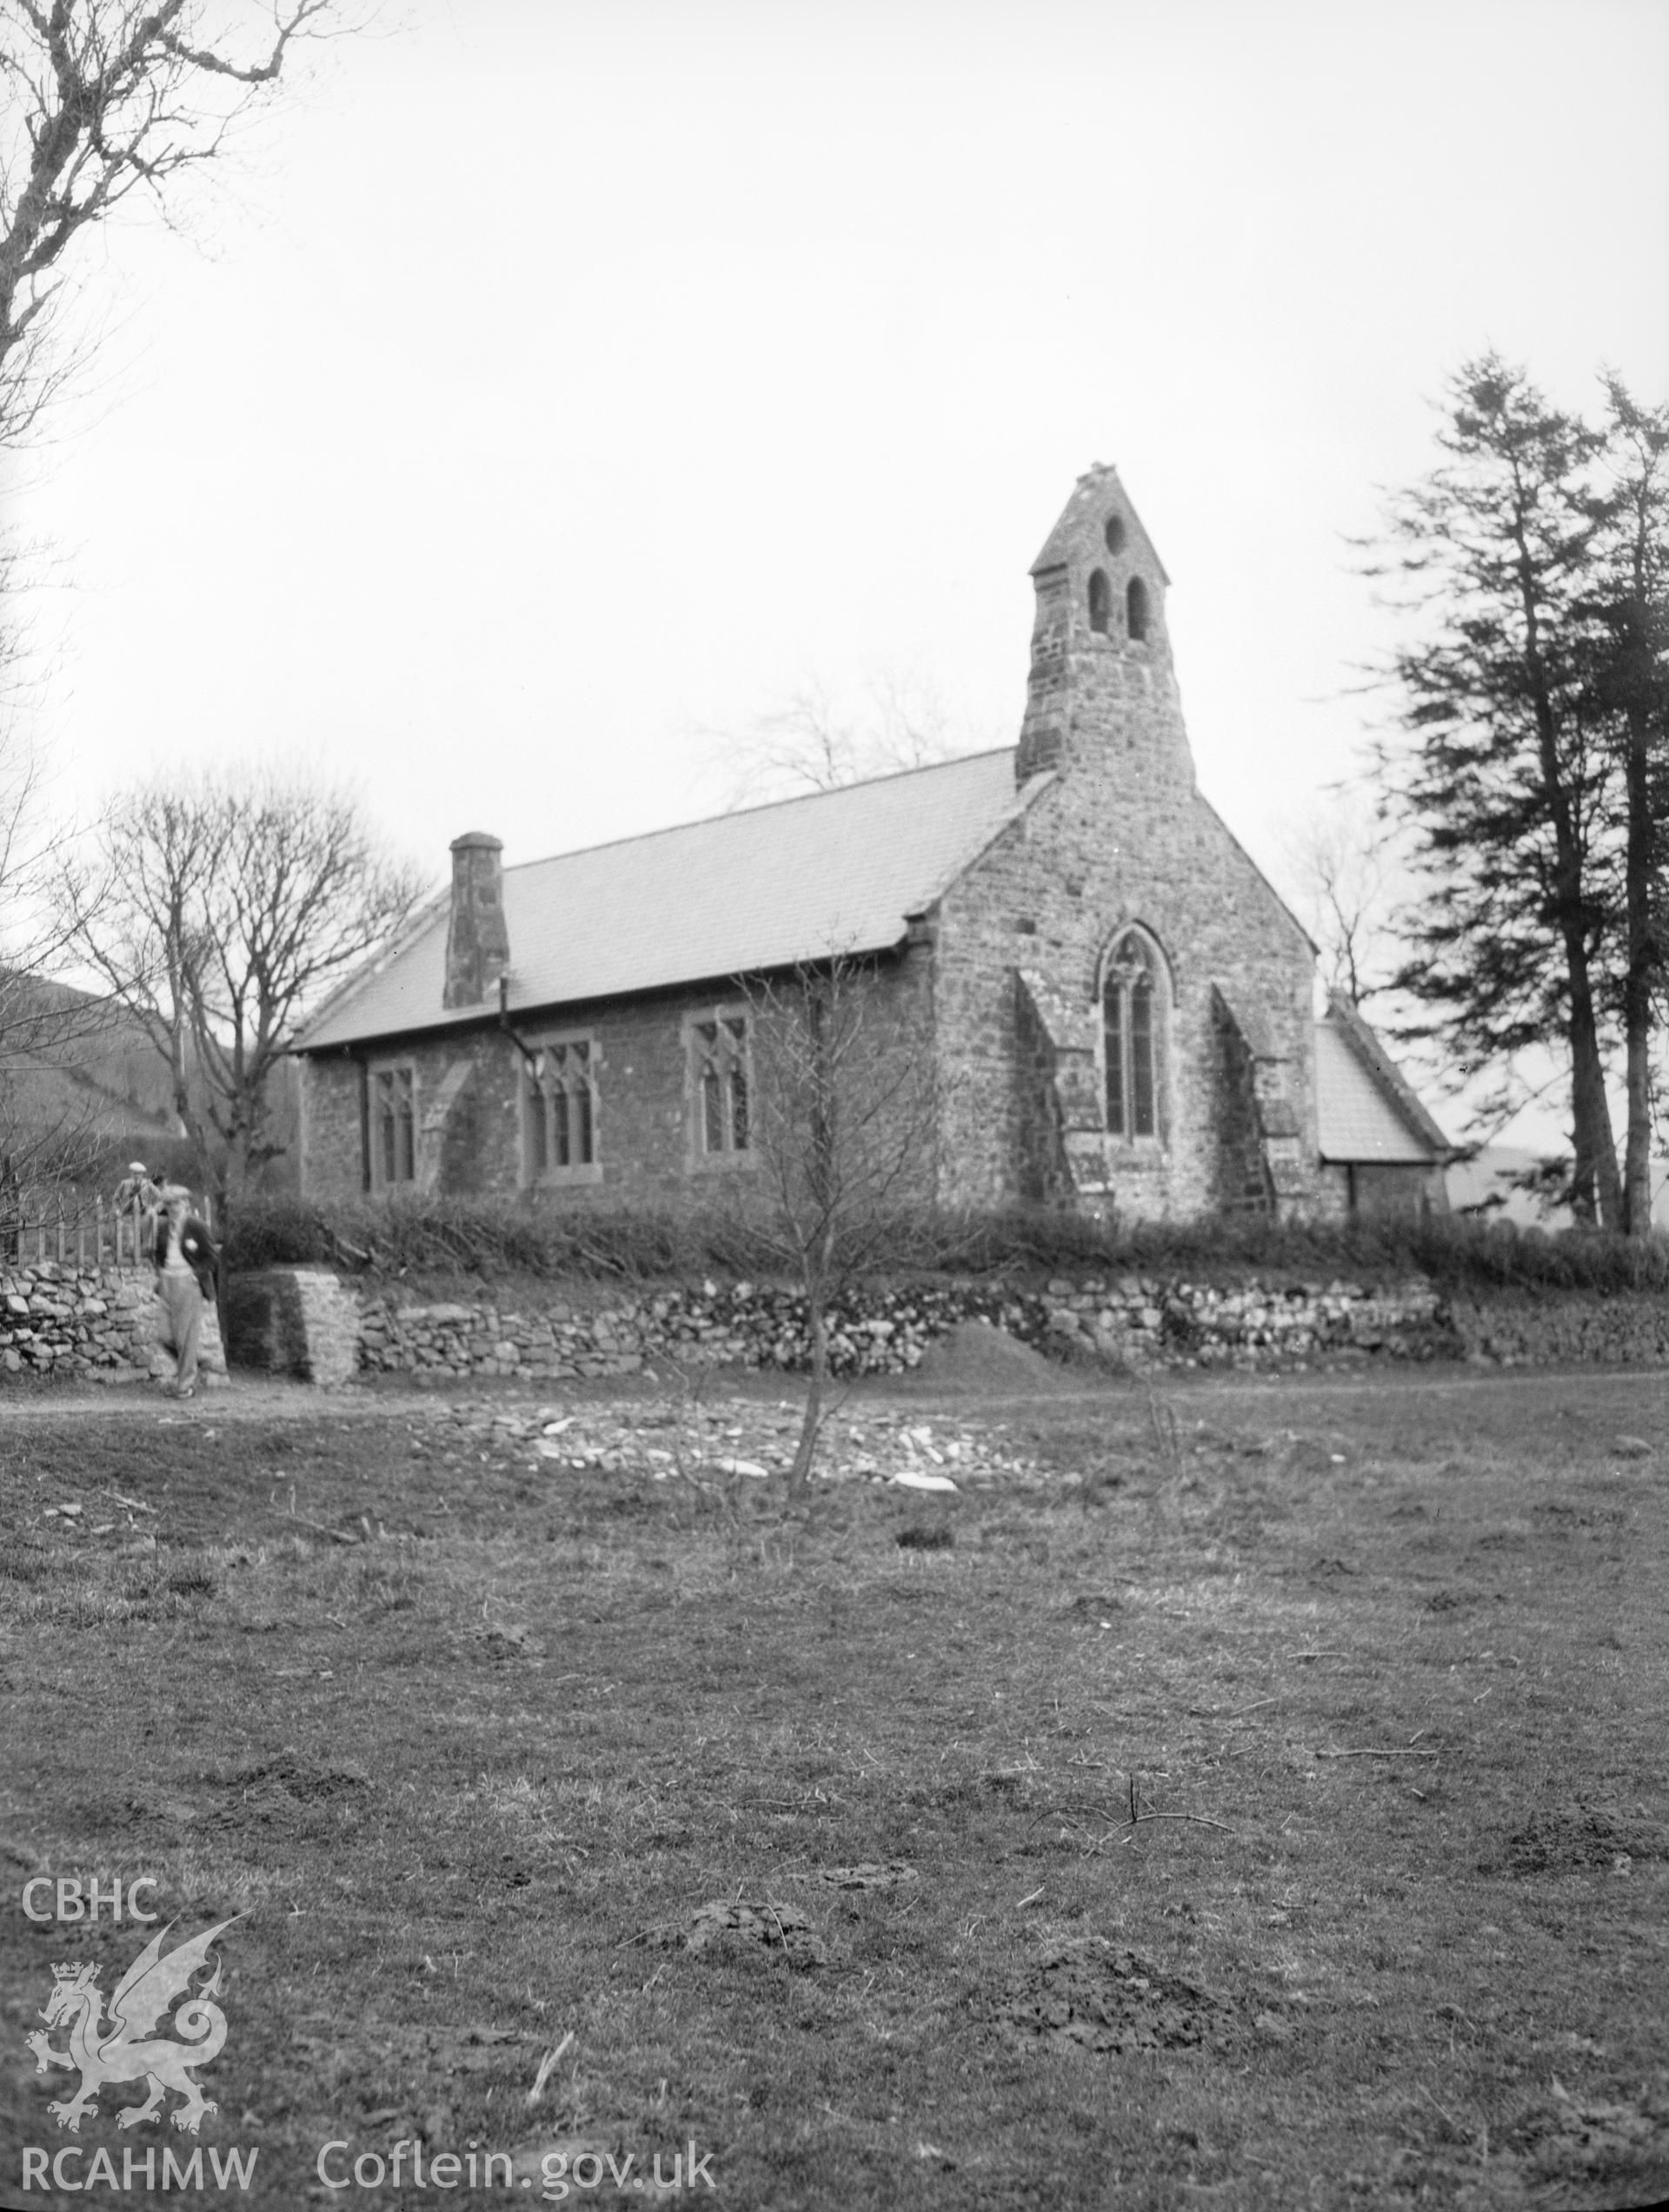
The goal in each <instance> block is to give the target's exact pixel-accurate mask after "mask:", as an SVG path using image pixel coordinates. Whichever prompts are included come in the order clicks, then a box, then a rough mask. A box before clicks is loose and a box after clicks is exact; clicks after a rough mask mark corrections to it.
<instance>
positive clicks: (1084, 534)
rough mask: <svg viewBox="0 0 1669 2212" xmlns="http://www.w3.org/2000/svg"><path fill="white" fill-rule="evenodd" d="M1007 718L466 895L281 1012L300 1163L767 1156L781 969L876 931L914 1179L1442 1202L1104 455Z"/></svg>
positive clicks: (637, 1176) (1163, 1203) (487, 1188)
mask: <svg viewBox="0 0 1669 2212" xmlns="http://www.w3.org/2000/svg"><path fill="white" fill-rule="evenodd" d="M1032 575H1033V579H1034V583H1035V586H1036V593H1037V610H1036V619H1035V622H1034V628H1033V633H1032V658H1031V674H1030V681H1029V686H1028V690H1027V702H1026V712H1025V716H1024V719H1023V721H1022V722H1021V732H1020V741H1019V743H1018V745H1017V746H1014V747H1004V748H1002V749H1001V751H997V752H991V753H983V754H975V755H974V756H973V757H971V758H967V759H964V760H959V761H948V762H946V763H944V764H943V765H941V766H938V767H927V768H920V769H915V770H913V771H911V772H909V773H908V774H898V775H890V776H883V777H880V778H877V779H875V780H874V781H869V782H867V783H861V784H854V785H852V786H849V787H846V788H844V789H841V790H836V791H830V792H820V793H815V794H812V795H810V796H808V797H805V798H799V799H791V800H783V801H781V802H780V803H779V804H776V805H774V806H765V807H753V808H750V809H748V810H747V811H745V812H741V813H738V814H725V815H721V816H719V817H718V818H717V819H715V820H710V821H702V822H695V823H691V824H689V825H688V826H686V827H680V828H675V829H668V830H661V831H656V832H655V833H653V834H650V835H648V836H645V837H636V838H628V839H626V840H622V841H621V842H618V843H615V844H612V845H604V846H599V847H594V848H592V849H591V850H589V851H586V852H579V853H566V854H558V855H557V856H556V857H555V858H554V859H551V860H534V861H528V862H523V863H522V864H520V865H518V866H515V867H509V868H505V867H502V863H501V851H502V847H501V845H500V841H499V840H498V839H497V838H496V837H494V836H490V835H488V834H484V833H482V832H481V831H470V832H468V833H467V834H464V835H462V836H461V837H459V838H458V839H457V840H455V842H454V844H453V847H452V880H451V885H450V888H449V892H448V893H446V894H445V895H444V896H443V897H442V898H441V899H440V900H437V901H436V903H435V904H434V905H433V906H431V907H429V908H428V909H427V910H425V911H424V912H423V913H420V914H419V915H418V916H417V917H416V920H414V921H413V922H412V923H411V924H410V925H409V927H408V928H407V929H406V930H405V932H404V933H402V935H401V936H400V937H399V938H398V939H397V940H396V941H394V942H393V943H392V944H390V945H389V947H387V948H386V949H385V950H384V952H383V953H382V954H381V955H380V957H378V958H377V959H376V960H374V961H373V962H371V963H370V964H369V966H368V967H366V968H365V969H363V970H362V972H361V973H358V974H357V975H356V976H355V977H354V978H353V979H351V980H349V982H348V983H347V984H345V985H344V986H342V988H341V989H340V990H339V991H338V992H337V993H336V995H335V996H334V997H333V998H332V999H331V1000H329V1002H327V1003H326V1004H325V1005H324V1006H322V1008H321V1009H320V1011H319V1012H318V1013H317V1014H316V1016H315V1018H314V1019H313V1020H312V1021H311V1023H310V1024H309V1026H308V1027H307V1029H306V1030H305V1032H304V1033H303V1035H302V1036H301V1037H300V1038H299V1040H297V1044H296V1051H297V1053H299V1054H300V1055H301V1056H302V1059H303V1066H304V1070H305V1074H304V1080H303V1128H302V1176H303V1192H305V1194H306V1195H308V1196H310V1197H316V1198H327V1197H331V1196H341V1197H347V1196H350V1195H351V1196H355V1197H357V1196H360V1195H361V1194H362V1193H367V1192H369V1193H389V1194H396V1195H397V1194H398V1193H399V1192H402V1191H403V1192H410V1193H416V1192H445V1193H456V1194H468V1193H477V1192H478V1193H486V1192H493V1193H511V1192H525V1193H527V1194H529V1198H530V1199H537V1200H539V1201H540V1202H543V1203H555V1204H583V1203H586V1202H588V1200H589V1199H593V1198H595V1197H597V1196H601V1197H602V1198H603V1199H605V1200H607V1201H609V1202H613V1203H628V1204H629V1203H633V1202H637V1203H642V1204H643V1205H645V1206H657V1207H660V1206H677V1205H679V1204H689V1203H692V1202H694V1203H699V1202H701V1201H702V1199H704V1198H710V1197H711V1196H712V1195H713V1194H714V1190H715V1185H714V1181H713V1179H714V1178H715V1176H716V1177H727V1178H728V1177H732V1176H735V1175H736V1174H738V1173H740V1174H742V1175H747V1174H748V1173H750V1172H757V1169H758V1165H759V1163H758V1160H757V1158H756V1152H757V1141H756V1130H757V1120H756V1116H755V1113H754V1111H753V1098H752V1091H751V1086H752V1085H753V1084H754V1082H755V1069H754V1061H753V1053H752V1045H751V1037H752V1026H753V1023H754V1020H755V1013H754V1006H755V1001H756V993H755V994H754V996H750V993H749V986H750V984H753V983H756V982H757V980H761V979H768V978H771V977H774V976H775V977H782V976H785V975H792V973H794V972H795V970H796V969H799V968H802V967H804V966H806V965H807V964H815V963H816V962H819V961H828V960H833V959H836V958H840V959H851V960H861V969H862V973H863V975H864V978H865V984H864V987H865V989H866V990H867V991H868V992H870V993H874V998H875V1004H876V1011H877V1013H879V1014H880V1015H881V1016H882V1017H884V1020H885V1021H886V1023H887V1024H888V1025H889V1026H891V1027H892V1028H893V1030H894V1033H895V1034H908V1036H909V1037H910V1038H911V1040H913V1045H914V1049H916V1050H919V1052H920V1053H922V1054H924V1055H928V1056H930V1061H931V1065H932V1066H933V1067H934V1072H935V1074H936V1076H937V1077H938V1079H939V1080H938V1081H937V1082H936V1084H935V1093H936V1096H937V1099H938V1101H939V1103H938V1105H937V1106H936V1108H935V1114H934V1126H933V1127H932V1129H931V1131H930V1133H927V1134H925V1135H923V1136H922V1138H921V1159H920V1160H919V1162H918V1163H916V1169H917V1172H916V1175H915V1179H914V1188H915V1191H916V1193H917V1195H921V1196H931V1197H934V1198H936V1199H938V1200H939V1201H940V1202H941V1203H944V1204H947V1205H953V1206H1004V1205H1012V1204H1016V1203H1043V1204H1048V1205H1055V1206H1073V1207H1077V1208H1080V1209H1082V1210H1085V1211H1088V1212H1098V1213H1100V1212H1112V1213H1114V1214H1115V1215H1117V1216H1119V1217H1120V1218H1124V1219H1134V1218H1152V1217H1157V1216H1169V1217H1178V1216H1188V1215H1195V1214H1200V1213H1202V1212H1211V1211H1225V1210H1232V1211H1239V1210H1246V1209H1252V1210H1255V1211H1260V1212H1265V1213H1267V1214H1271V1215H1274V1216H1278V1217H1287V1216H1292V1215H1295V1214H1297V1215H1304V1214H1314V1213H1341V1212H1351V1211H1366V1212H1381V1211H1405V1210H1414V1211H1418V1210H1420V1209H1421V1208H1423V1207H1426V1206H1442V1204H1443V1198H1442V1175H1441V1168H1442V1163H1443V1161H1444V1159H1445V1158H1446V1153H1447V1146H1446V1142H1445V1139H1444V1138H1443V1135H1442V1133H1441V1131H1440V1129H1439V1128H1438V1127H1437V1126H1436V1125H1435V1123H1434V1122H1433V1120H1432V1119H1431V1117H1430V1116H1429V1115H1428V1114H1427V1113H1426V1111H1425V1109H1424V1108H1423V1107H1422V1106H1420V1102H1419V1100H1418V1099H1416V1098H1415V1097H1414V1095H1413V1092H1412V1091H1411V1090H1410V1089H1409V1088H1408V1086H1407V1085H1406V1083H1405V1082H1404V1081H1403V1080H1402V1079H1401V1077H1400V1074H1399V1073H1398V1072H1397V1070H1396V1068H1395V1067H1394V1066H1393V1064H1392V1062H1391V1061H1390V1060H1389V1059H1388V1057H1387V1056H1386V1053H1385V1052H1384V1050H1383V1048H1382V1047H1381V1046H1380V1043H1379V1040H1377V1039H1376V1038H1375V1037H1374V1035H1373V1032H1372V1031H1371V1030H1370V1029H1369V1028H1368V1027H1367V1026H1366V1024H1365V1023H1364V1022H1363V1021H1361V1020H1360V1017H1358V1016H1357V1015H1356V1014H1354V1013H1353V1012H1352V1011H1351V1010H1350V1009H1348V1008H1347V1007H1346V1006H1342V1005H1340V1004H1338V1003H1335V1004H1334V1005H1333V1007H1332V1008H1331V1009H1330V1010H1329V1012H1328V1013H1327V1016H1326V1017H1325V1018H1324V1019H1323V1020H1320V1022H1318V1021H1317V1020H1316V1018H1315V1013H1314V975H1315V948H1314V947H1313V944H1312V943H1311V941H1310V940H1309V938H1308V937H1307V935H1306V933H1305V932H1304V930H1303V929H1302V927H1300V924H1299V923H1298V922H1297V921H1296V920H1294V918H1293V915H1292V914H1291V913H1289V911H1288V910H1287V907H1285V906H1284V905H1283V904H1282V902H1281V900H1280V899H1279V898H1278V897H1277V896H1276V894H1275V893H1274V892H1273V889H1272V888H1271V887H1270V886H1269V884H1268V883H1267V881H1266V880H1265V879H1264V877H1263V876H1262V875H1261V874H1260V872H1259V871H1258V869H1257V868H1256V867H1254V866H1253V862H1252V861H1251V860H1250V859H1249V858H1248V857H1247V854H1246V853H1245V852H1244V851H1243V850H1242V848H1241V847H1240V845H1239V844H1238V843H1237V841H1236V840H1235V839H1234V837H1233V834H1231V832H1230V831H1229V830H1228V828H1227V827H1226V825H1225V824H1224V822H1223V821H1222V820H1221V819H1220V816H1219V815H1218V814H1216V812H1215V811H1214V808H1213V807H1211V806H1210V805H1209V804H1208V803H1207V800H1204V799H1203V798H1202V797H1201V796H1200V793H1199V792H1198V790H1197V789H1196V788H1195V785H1194V762H1193V760H1192V757H1191V755H1190V754H1189V750H1188V740H1187V731H1186V729H1185V728H1184V727H1183V721H1182V711H1181V706H1180V701H1179V698H1178V693H1177V686H1176V679H1175V675H1174V672H1173V668H1172V664H1171V649H1170V641H1169V638H1168V635H1167V629H1166V619H1165V594H1166V588H1167V577H1166V574H1165V571H1164V568H1162V566H1161V565H1160V560H1159V556H1158V555H1157V554H1156V553H1155V551H1154V547H1153V544H1152V542H1151V541H1150V540H1149V538H1148V536H1147V532H1146V531H1145V530H1144V529H1143V528H1142V525H1141V522H1140V519H1139V518H1138V516H1137V515H1136V513H1135V510H1134V508H1133V507H1132V505H1131V503H1130V501H1129V498H1128V496H1127V494H1126V493H1125V491H1124V488H1123V487H1122V485H1121V484H1120V481H1119V478H1118V475H1117V474H1116V472H1115V471H1114V470H1113V469H1111V468H1094V469H1092V470H1091V471H1090V472H1089V473H1088V474H1087V475H1085V476H1082V477H1081V478H1080V479H1079V482H1078V484H1077V487H1076V488H1075V489H1074V493H1073V495H1072V497H1071V499H1070V500H1069V501H1068V502H1067V507H1066V510H1065V512H1064V513H1063V514H1062V515H1061V519H1060V521H1058V522H1057V523H1056V524H1055V526H1054V529H1053V530H1052V531H1051V532H1050V534H1049V537H1048V540H1047V543H1046V544H1045V546H1044V548H1043V550H1042V552H1041V554H1040V555H1038V558H1037V560H1036V561H1035V562H1034V565H1033V568H1032Z"/></svg>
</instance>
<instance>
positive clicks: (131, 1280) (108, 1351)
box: [0, 1259, 226, 1383]
mask: <svg viewBox="0 0 1669 2212" xmlns="http://www.w3.org/2000/svg"><path fill="white" fill-rule="evenodd" d="M162 1329H163V1309H162V1302H161V1300H160V1299H158V1298H157V1295H156V1283H155V1279H154V1277H153V1276H152V1274H151V1273H150V1270H149V1269H148V1268H146V1269H142V1270H135V1269H132V1268H118V1267H113V1266H99V1267H82V1266H78V1265H76V1262H75V1261H73V1260H55V1259H40V1260H35V1261H31V1262H29V1263H27V1264H23V1265H18V1264H17V1263H13V1264H11V1265H6V1266H3V1267H0V1374H3V1375H4V1376H5V1377H8V1378H9V1377H11V1376H14V1375H16V1376H22V1375H25V1374H33V1375H51V1376H70V1377H76V1378H81V1379H84V1380H91V1381H94V1382H109V1383H115V1382H136V1381H138V1380H139V1379H140V1378H142V1377H143V1376H145V1375H148V1374H149V1375H156V1376H158V1377H162V1376H166V1375H171V1374H172V1373H173V1372H174V1361H173V1358H172V1357H171V1356H170V1353H169V1352H167V1351H166V1350H165V1349H164V1348H163V1344H162V1340H161V1339H162ZM200 1358H201V1363H202V1370H203V1378H204V1379H205V1380H206V1381H208V1382H211V1383H212V1382H218V1381H223V1380H224V1378H225V1373H226V1362H225V1359H224V1358H223V1354H222V1351H221V1343H220V1325H219V1322H218V1320H217V1319H216V1313H215V1309H214V1307H213V1306H212V1305H210V1306H209V1307H208V1308H207V1309H206V1311H205V1312H204V1314H203V1341H202V1347H201V1353H200Z"/></svg>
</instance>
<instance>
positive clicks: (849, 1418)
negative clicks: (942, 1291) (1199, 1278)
mask: <svg viewBox="0 0 1669 2212" xmlns="http://www.w3.org/2000/svg"><path fill="white" fill-rule="evenodd" d="M801 1420H802V1414H801V1409H800V1408H799V1406H798V1405H789V1404H786V1403H781V1404H777V1405H761V1404H760V1402H759V1401H758V1400H757V1399H756V1398H735V1399H730V1398H723V1399H707V1400H704V1401H702V1402H700V1403H695V1404H689V1403H686V1404H682V1405H676V1406H675V1407H668V1406H667V1405H654V1404H650V1405H643V1404H641V1403H637V1402H631V1403H626V1404H621V1405H590V1404H588V1405H582V1406H575V1407H570V1408H569V1410H567V1411H566V1412H564V1411H563V1410H562V1408H561V1407H560V1406H556V1405H529V1406H528V1407H526V1408H525V1410H523V1409H517V1410H515V1411H514V1412H505V1411H504V1410H502V1408H500V1407H495V1406H494V1405H492V1403H491V1402H490V1401H487V1402H484V1403H483V1402H482V1401H480V1400H476V1401H475V1402H473V1403H472V1402H469V1401H467V1400H466V1401H461V1402H456V1403H452V1404H448V1403H446V1402H444V1401H442V1402H441V1403H439V1404H437V1405H436V1406H435V1407H434V1408H433V1411H432V1412H429V1413H428V1418H427V1419H426V1421H425V1422H424V1424H423V1425H422V1430H421V1431H419V1432H418V1433H416V1435H415V1436H414V1438H413V1443H412V1447H411V1449H412V1454H413V1457H414V1458H419V1459H426V1458H439V1459H440V1460H441V1461H442V1463H444V1464H452V1463H453V1462H461V1463H462V1465H482V1464H487V1465H491V1464H492V1463H494V1462H495V1461H496V1462H498V1463H500V1464H501V1465H514V1466H517V1467H521V1468H523V1469H526V1470H527V1471H529V1472H530V1473H536V1474H538V1475H539V1476H540V1477H541V1478H543V1479H546V1480H549V1479H553V1478H561V1477H562V1475H563V1474H564V1473H576V1474H577V1473H596V1474H611V1475H612V1474H617V1475H623V1476H627V1477H629V1478H636V1479H638V1480H640V1481H641V1480H643V1479H646V1478H647V1479H648V1480H651V1481H655V1482H668V1481H673V1480H676V1479H679V1478H683V1479H687V1480H689V1481H692V1482H694V1483H695V1484H696V1485H702V1484H708V1483H712V1482H714V1481H715V1480H722V1479H724V1478H740V1477H748V1478H753V1479H754V1480H756V1481H758V1480H763V1479H765V1478H768V1476H770V1475H773V1474H777V1475H786V1473H787V1472H788V1468H789V1467H790V1465H792V1464H793V1459H794V1452H795V1444H796V1443H797V1441H798V1438H799V1433H800V1428H801ZM816 1472H817V1476H818V1478H819V1479H820V1480H821V1481H823V1482H836V1483H838V1482H852V1481H859V1480H864V1479H868V1480H869V1481H873V1482H895V1483H898V1484H901V1485H902V1486H903V1487H904V1488H906V1489H915V1490H923V1491H943V1492H945V1493H947V1494H950V1493H954V1492H957V1491H962V1490H965V1489H968V1488H974V1489H984V1488H990V1487H994V1486H996V1485H1001V1486H1002V1487H1003V1488H1004V1489H1023V1490H1039V1489H1042V1488H1044V1487H1046V1486H1047V1485H1051V1484H1054V1485H1061V1486H1068V1485H1070V1483H1071V1481H1072V1480H1073V1479H1074V1478H1071V1477H1069V1476H1066V1475H1063V1474H1061V1473H1059V1472H1054V1471H1051V1472H1045V1471H1044V1470H1043V1469H1041V1467H1040V1466H1039V1465H1038V1463H1037V1461H1036V1460H1035V1459H1034V1458H1029V1457H1027V1456H1024V1455H1022V1454H1021V1453H1018V1452H1016V1451H1014V1448H1013V1446H1012V1445H1011V1444H1010V1443H1009V1441H1008V1438H1007V1431H1006V1426H1005V1425H1004V1424H1003V1423H1001V1422H995V1421H984V1420H978V1419H975V1420H957V1419H954V1418H948V1419H947V1418H935V1419H934V1421H932V1422H928V1421H924V1420H921V1419H920V1418H912V1417H911V1416H910V1415H908V1413H904V1412H874V1413H869V1412H842V1413H841V1414H838V1415H836V1416H835V1418H833V1419H832V1420H831V1421H830V1422H829V1423H828V1427H827V1428H826V1430H825V1431H824V1435H823V1439H822V1443H821V1447H820V1449H819V1451H818V1457H817V1466H816ZM333 1533H334V1532H333ZM336 1540H337V1541H338V1542H352V1541H355V1540H356V1539H355V1538H353V1537H351V1536H340V1535H339V1536H338V1537H337V1539H336Z"/></svg>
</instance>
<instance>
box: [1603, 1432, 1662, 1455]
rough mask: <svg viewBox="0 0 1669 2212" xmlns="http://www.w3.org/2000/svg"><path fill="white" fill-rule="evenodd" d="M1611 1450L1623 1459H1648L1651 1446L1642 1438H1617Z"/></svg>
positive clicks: (1650, 1453) (1613, 1441)
mask: <svg viewBox="0 0 1669 2212" xmlns="http://www.w3.org/2000/svg"><path fill="white" fill-rule="evenodd" d="M1611 1448H1612V1451H1614V1452H1616V1453H1617V1454H1618V1456H1619V1458H1623V1459H1649V1458H1651V1457H1652V1445H1650V1444H1648V1443H1647V1441H1646V1438H1644V1437H1643V1436H1619V1437H1617V1438H1614V1439H1613V1440H1612V1447H1611Z"/></svg>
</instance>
